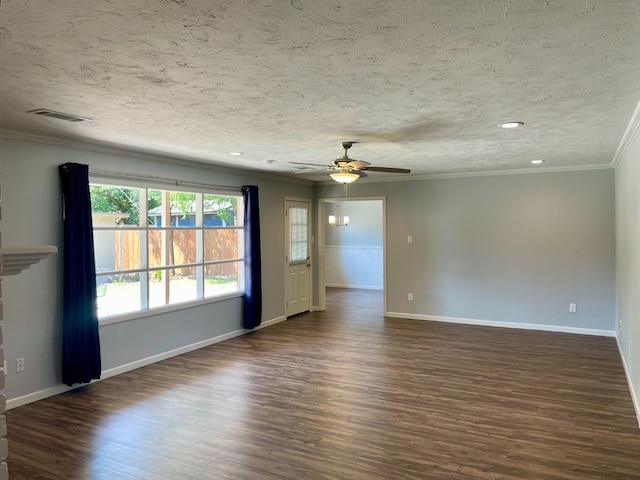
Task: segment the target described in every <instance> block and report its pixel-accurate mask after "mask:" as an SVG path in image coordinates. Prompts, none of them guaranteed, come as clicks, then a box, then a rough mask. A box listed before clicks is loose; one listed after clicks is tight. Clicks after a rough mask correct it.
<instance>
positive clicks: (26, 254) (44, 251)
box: [0, 245, 58, 276]
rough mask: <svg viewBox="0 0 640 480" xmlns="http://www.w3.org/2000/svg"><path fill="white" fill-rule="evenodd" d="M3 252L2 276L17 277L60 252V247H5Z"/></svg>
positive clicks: (1, 250)
mask: <svg viewBox="0 0 640 480" xmlns="http://www.w3.org/2000/svg"><path fill="white" fill-rule="evenodd" d="M0 252H2V275H3V276H7V275H17V274H19V273H20V272H22V271H23V270H26V269H27V268H29V267H30V266H31V265H35V264H36V263H38V262H39V261H40V260H42V259H44V258H47V256H49V255H51V254H52V253H57V252H58V247H54V246H53V245H41V246H38V247H4V248H2V249H0Z"/></svg>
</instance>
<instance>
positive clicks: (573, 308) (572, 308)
mask: <svg viewBox="0 0 640 480" xmlns="http://www.w3.org/2000/svg"><path fill="white" fill-rule="evenodd" d="M576 308H577V305H576V304H575V303H570V304H569V313H576V311H577V310H576Z"/></svg>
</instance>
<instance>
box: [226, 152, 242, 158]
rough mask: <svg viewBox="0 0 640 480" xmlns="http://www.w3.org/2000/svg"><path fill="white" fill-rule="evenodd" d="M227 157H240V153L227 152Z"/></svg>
mask: <svg viewBox="0 0 640 480" xmlns="http://www.w3.org/2000/svg"><path fill="white" fill-rule="evenodd" d="M229 155H233V156H234V157H237V156H240V155H242V152H229Z"/></svg>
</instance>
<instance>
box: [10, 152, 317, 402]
mask: <svg viewBox="0 0 640 480" xmlns="http://www.w3.org/2000/svg"><path fill="white" fill-rule="evenodd" d="M65 162H77V163H84V164H88V165H90V166H91V167H93V168H97V169H105V170H114V171H121V172H131V173H141V174H151V175H155V176H161V177H170V178H178V179H182V180H186V181H196V182H204V183H213V184H223V185H238V186H241V185H243V184H255V185H258V186H259V188H260V210H261V230H262V231H261V234H262V239H261V240H262V247H263V258H262V267H263V272H264V273H265V278H270V279H282V280H281V281H268V282H265V283H264V287H263V294H264V308H263V321H267V320H271V319H276V318H279V317H281V316H283V315H284V197H285V196H291V197H299V198H311V197H312V194H313V187H311V186H309V185H303V184H294V183H291V182H284V181H283V182H280V181H274V180H270V179H265V178H259V177H252V176H250V175H248V174H247V173H246V172H244V173H243V172H239V173H238V174H231V173H226V172H225V173H223V172H217V171H215V170H214V169H212V168H205V167H202V168H199V167H189V166H182V165H176V164H171V163H166V162H159V161H149V160H139V159H135V158H125V157H121V156H116V155H107V154H100V153H94V152H90V151H83V150H77V149H71V148H64V147H58V146H50V145H43V144H38V143H31V142H23V141H17V140H9V139H3V140H2V142H1V143H0V168H1V169H2V180H3V185H2V190H3V191H2V194H3V232H2V233H3V239H2V240H3V245H5V246H12V245H15V246H18V245H20V246H33V245H44V244H49V245H56V246H58V248H59V249H61V247H62V231H61V226H62V225H61V198H60V181H59V177H58V170H57V168H58V165H60V164H62V163H65ZM61 280H62V253H60V254H58V255H54V256H52V257H49V258H48V259H47V260H45V261H43V262H41V263H39V264H38V265H36V266H34V267H32V269H30V270H27V271H26V272H24V273H23V274H21V275H19V276H12V277H7V278H6V279H5V280H4V282H3V289H4V297H5V304H4V308H5V312H4V314H5V319H6V323H5V336H6V338H7V348H6V357H7V360H8V363H9V365H12V364H15V359H16V358H18V357H24V358H25V363H26V371H25V372H24V373H21V374H16V373H15V372H12V371H11V369H10V372H9V375H8V377H7V387H6V392H5V393H6V394H7V398H9V399H13V398H16V397H19V396H22V395H29V394H33V393H34V392H38V391H40V390H47V389H52V388H53V389H55V388H56V387H61V385H60V382H61V375H60V350H61V346H60V345H61V300H60V299H61ZM241 325H242V323H241V299H240V298H235V299H230V300H226V301H221V302H217V303H213V304H207V305H203V306H198V307H193V308H189V309H184V310H179V311H176V312H171V313H164V314H158V315H152V316H149V317H144V318H140V319H136V320H131V321H127V322H121V323H115V324H110V325H105V326H102V327H101V328H100V335H101V346H102V356H103V370H109V369H118V368H119V367H123V366H126V364H128V363H131V362H137V361H140V360H141V359H145V358H148V357H152V356H156V355H161V354H163V353H165V352H168V351H171V350H174V349H179V348H181V347H184V346H187V345H190V344H193V343H197V342H202V341H206V340H208V339H211V338H214V337H217V336H219V335H224V334H226V333H229V332H233V331H237V330H238V329H241Z"/></svg>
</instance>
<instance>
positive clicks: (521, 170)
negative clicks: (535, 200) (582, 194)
mask: <svg viewBox="0 0 640 480" xmlns="http://www.w3.org/2000/svg"><path fill="white" fill-rule="evenodd" d="M612 168H613V166H612V165H611V164H608V163H606V164H599V165H574V166H566V167H547V168H519V169H514V170H484V171H478V172H459V173H433V174H428V173H427V174H418V175H396V176H394V177H385V178H371V177H367V178H366V179H363V180H358V182H362V183H388V182H407V181H415V180H435V179H441V178H466V177H492V176H500V175H524V174H532V173H560V172H583V171H590V170H611V169H612ZM318 183H319V184H320V185H334V184H337V182H335V181H333V180H331V181H321V182H318Z"/></svg>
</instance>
